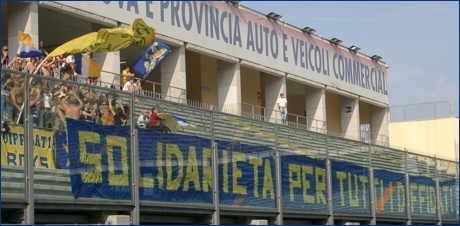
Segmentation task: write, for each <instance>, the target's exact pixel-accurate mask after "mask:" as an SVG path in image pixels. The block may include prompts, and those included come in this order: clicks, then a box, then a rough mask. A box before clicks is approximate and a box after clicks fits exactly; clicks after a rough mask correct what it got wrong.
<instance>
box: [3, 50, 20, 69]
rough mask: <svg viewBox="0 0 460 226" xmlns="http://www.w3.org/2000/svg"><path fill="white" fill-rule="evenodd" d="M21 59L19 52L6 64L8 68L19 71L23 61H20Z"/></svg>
mask: <svg viewBox="0 0 460 226" xmlns="http://www.w3.org/2000/svg"><path fill="white" fill-rule="evenodd" d="M20 60H21V57H19V54H16V56H15V57H14V58H13V60H12V61H11V62H10V63H9V64H8V65H7V66H6V68H8V69H12V70H16V71H19V67H20V66H21V63H20V62H19V61H20Z"/></svg>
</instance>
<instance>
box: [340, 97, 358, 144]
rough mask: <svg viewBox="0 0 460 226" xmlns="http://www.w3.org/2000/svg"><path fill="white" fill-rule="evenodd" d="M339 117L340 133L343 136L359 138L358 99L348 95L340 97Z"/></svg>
mask: <svg viewBox="0 0 460 226" xmlns="http://www.w3.org/2000/svg"><path fill="white" fill-rule="evenodd" d="M340 117H341V119H342V134H343V135H344V137H345V138H348V139H353V140H359V138H360V134H359V129H360V128H359V101H358V99H351V98H348V97H344V96H341V97H340Z"/></svg>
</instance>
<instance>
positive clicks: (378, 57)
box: [371, 55, 382, 61]
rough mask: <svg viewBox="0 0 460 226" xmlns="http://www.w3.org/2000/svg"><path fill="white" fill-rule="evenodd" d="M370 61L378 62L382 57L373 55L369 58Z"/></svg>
mask: <svg viewBox="0 0 460 226" xmlns="http://www.w3.org/2000/svg"><path fill="white" fill-rule="evenodd" d="M371 59H372V60H374V61H379V60H381V59H382V57H381V56H378V55H374V56H372V57H371Z"/></svg>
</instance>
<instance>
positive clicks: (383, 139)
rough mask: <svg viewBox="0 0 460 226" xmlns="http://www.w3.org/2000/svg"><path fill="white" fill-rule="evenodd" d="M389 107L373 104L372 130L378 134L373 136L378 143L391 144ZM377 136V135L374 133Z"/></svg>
mask: <svg viewBox="0 0 460 226" xmlns="http://www.w3.org/2000/svg"><path fill="white" fill-rule="evenodd" d="M388 116H389V108H382V107H377V106H373V105H372V106H371V132H372V133H373V134H378V136H377V137H372V139H374V140H375V141H376V144H378V145H389V142H390V141H389V139H390V138H389V136H390V131H389V129H388V128H389V127H390V125H389V124H390V120H389V118H388ZM374 136H375V135H374Z"/></svg>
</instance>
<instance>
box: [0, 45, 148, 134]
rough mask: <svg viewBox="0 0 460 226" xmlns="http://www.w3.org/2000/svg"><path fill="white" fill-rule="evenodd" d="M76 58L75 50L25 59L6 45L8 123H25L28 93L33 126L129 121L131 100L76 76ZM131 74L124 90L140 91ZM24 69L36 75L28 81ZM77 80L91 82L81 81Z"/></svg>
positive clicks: (4, 84) (4, 105)
mask: <svg viewBox="0 0 460 226" xmlns="http://www.w3.org/2000/svg"><path fill="white" fill-rule="evenodd" d="M40 44H41V45H42V43H40ZM40 50H41V51H43V53H44V55H46V54H47V53H46V51H45V50H44V49H43V48H40ZM86 54H90V53H86ZM43 61H44V62H43ZM74 61H75V57H74V55H73V54H69V55H68V56H57V57H52V58H49V59H48V58H46V57H37V58H36V57H30V58H20V57H19V55H17V56H16V57H14V58H13V59H12V60H10V59H8V47H6V46H4V47H3V48H2V68H3V69H9V70H7V71H5V70H2V75H1V76H2V100H1V101H2V102H1V104H2V122H6V123H8V124H22V123H23V122H24V120H23V119H24V115H23V112H24V106H23V104H24V100H25V95H28V96H29V98H30V101H29V103H30V106H28V107H29V109H30V110H29V112H30V114H31V115H32V117H33V124H34V127H40V128H50V129H64V128H65V122H66V118H72V119H76V120H83V121H89V122H95V123H98V124H104V125H129V123H130V120H129V113H130V109H129V107H128V105H127V104H126V103H123V99H122V98H121V97H120V95H119V94H118V93H117V92H107V90H105V91H104V92H101V90H100V89H98V87H97V84H100V83H98V79H91V78H85V77H83V76H82V75H79V74H77V72H76V65H75V62H74ZM40 65H41V66H40ZM15 72H18V73H15ZM21 72H22V73H21ZM128 72H129V68H125V70H124V72H123V74H125V75H123V76H122V79H126V80H127V81H126V82H124V83H122V84H121V85H122V87H123V88H122V89H123V91H126V92H137V93H141V92H142V87H141V85H140V81H139V80H138V79H136V78H135V77H134V74H132V73H128ZM23 73H30V74H35V75H37V76H36V77H33V78H31V79H30V80H29V81H25V77H24V75H23ZM125 77H126V78H125ZM49 78H54V79H49ZM70 81H73V82H76V84H75V83H70ZM26 82H28V83H29V84H30V85H29V90H27V91H26V90H25V88H24V85H25V83H26ZM78 83H81V84H87V85H85V86H83V85H78ZM110 85H111V84H110ZM111 87H112V88H115V87H114V86H111ZM120 88H121V87H120ZM125 102H126V101H125Z"/></svg>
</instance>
